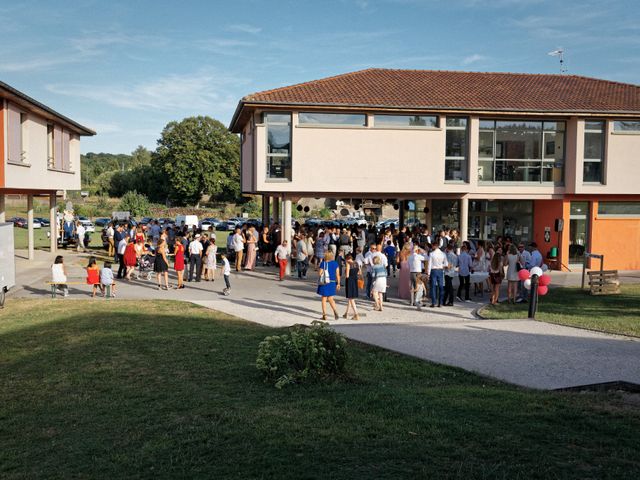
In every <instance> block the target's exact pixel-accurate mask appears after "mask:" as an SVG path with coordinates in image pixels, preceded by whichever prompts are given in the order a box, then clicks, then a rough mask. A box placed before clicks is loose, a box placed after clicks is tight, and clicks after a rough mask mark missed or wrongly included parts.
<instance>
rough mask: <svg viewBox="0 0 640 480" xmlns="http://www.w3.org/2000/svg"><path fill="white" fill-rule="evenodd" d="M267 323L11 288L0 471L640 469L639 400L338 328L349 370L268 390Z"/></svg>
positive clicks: (291, 475)
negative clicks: (515, 382)
mask: <svg viewBox="0 0 640 480" xmlns="http://www.w3.org/2000/svg"><path fill="white" fill-rule="evenodd" d="M273 333H277V330H271V329H267V328H266V327H261V326H258V325H254V324H250V323H246V322H242V321H237V320H234V319H233V318H230V317H228V316H226V315H223V314H220V313H217V312H213V311H210V310H205V309H202V308H200V307H196V306H194V305H191V304H186V303H179V302H166V301H154V302H149V303H146V304H141V302H127V301H108V302H85V301H50V300H11V299H10V300H9V301H8V302H7V304H6V307H5V309H4V310H0V405H2V407H1V408H0V444H1V445H2V448H0V478H2V479H4V480H13V479H23V478H38V479H46V478H108V479H114V478H153V479H156V478H171V479H173V478H189V479H234V478H237V479H253V478H278V479H301V478H307V479H311V478H333V479H342V478H344V479H357V478H366V479H399V478H411V479H414V478H464V479H469V478H507V479H515V478H526V479H548V478H579V479H584V478H598V479H613V478H616V479H619V478H630V479H631V478H634V479H635V478H638V477H639V476H640V457H639V456H638V452H639V451H640V406H639V404H638V402H637V399H635V403H634V399H633V397H629V396H627V397H625V396H622V395H618V394H595V393H594V394H576V393H557V392H538V391H531V390H526V389H522V388H517V387H513V386H510V385H506V384H503V383H499V382H496V381H492V380H489V379H486V378H482V377H479V376H477V375H473V374H470V373H467V372H465V371H462V370H459V369H455V368H449V367H444V366H440V365H435V364H431V363H427V362H423V361H420V360H417V359H413V358H409V357H405V356H402V355H399V354H395V353H391V352H388V351H385V350H381V349H378V348H373V347H367V346H363V345H360V344H356V343H350V344H349V351H350V354H351V360H350V364H349V370H350V376H349V377H348V378H347V379H344V380H340V381H334V382H332V383H329V384H310V385H305V386H293V387H290V388H286V389H284V390H277V389H275V388H274V387H273V386H270V385H268V384H265V383H263V382H262V380H261V378H260V376H259V373H258V372H257V370H256V369H255V366H254V360H255V357H256V351H257V346H258V343H259V342H260V341H261V340H262V339H263V338H264V337H265V336H266V335H269V334H273Z"/></svg>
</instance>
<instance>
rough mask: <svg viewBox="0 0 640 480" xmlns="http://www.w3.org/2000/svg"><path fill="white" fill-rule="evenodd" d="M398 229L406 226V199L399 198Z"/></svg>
mask: <svg viewBox="0 0 640 480" xmlns="http://www.w3.org/2000/svg"><path fill="white" fill-rule="evenodd" d="M398 207H399V208H398V230H400V229H401V228H402V227H404V200H398Z"/></svg>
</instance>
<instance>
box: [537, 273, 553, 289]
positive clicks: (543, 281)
mask: <svg viewBox="0 0 640 480" xmlns="http://www.w3.org/2000/svg"><path fill="white" fill-rule="evenodd" d="M550 283H551V275H547V274H545V275H542V276H541V277H540V278H539V279H538V284H539V285H542V286H543V287H546V286H547V285H549V284H550Z"/></svg>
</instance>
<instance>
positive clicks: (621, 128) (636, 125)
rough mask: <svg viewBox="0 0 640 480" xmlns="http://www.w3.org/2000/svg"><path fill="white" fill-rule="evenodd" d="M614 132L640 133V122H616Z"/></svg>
mask: <svg viewBox="0 0 640 480" xmlns="http://www.w3.org/2000/svg"><path fill="white" fill-rule="evenodd" d="M613 131H614V132H629V133H640V120H616V121H615V122H613Z"/></svg>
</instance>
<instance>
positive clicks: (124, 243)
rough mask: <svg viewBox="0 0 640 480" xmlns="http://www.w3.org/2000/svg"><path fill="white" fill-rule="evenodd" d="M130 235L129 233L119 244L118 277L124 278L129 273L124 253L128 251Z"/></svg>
mask: <svg viewBox="0 0 640 480" xmlns="http://www.w3.org/2000/svg"><path fill="white" fill-rule="evenodd" d="M129 238H130V237H129V234H128V233H127V234H126V235H125V236H124V237H123V238H122V240H120V241H119V242H118V249H117V253H118V277H117V278H124V275H125V273H127V266H126V265H125V264H124V251H125V250H126V249H127V244H128V243H129Z"/></svg>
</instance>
